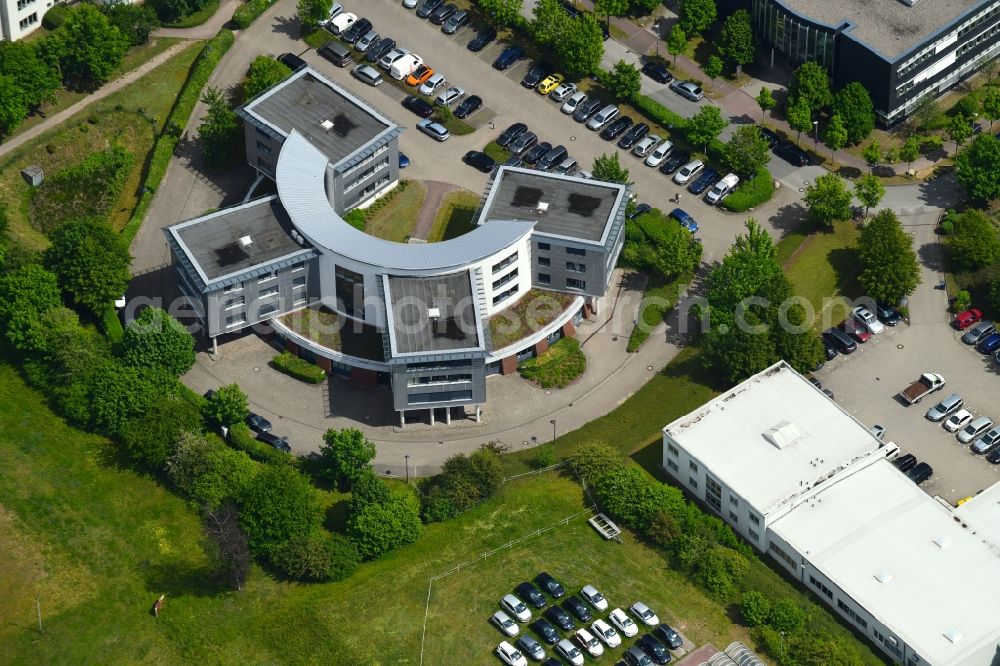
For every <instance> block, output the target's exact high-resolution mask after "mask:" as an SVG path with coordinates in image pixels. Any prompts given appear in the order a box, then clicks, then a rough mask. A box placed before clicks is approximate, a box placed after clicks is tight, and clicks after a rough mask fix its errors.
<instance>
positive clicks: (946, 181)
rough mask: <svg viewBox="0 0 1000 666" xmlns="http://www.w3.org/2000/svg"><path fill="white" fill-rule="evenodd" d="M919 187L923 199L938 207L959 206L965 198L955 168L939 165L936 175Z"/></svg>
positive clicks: (920, 197) (920, 196)
mask: <svg viewBox="0 0 1000 666" xmlns="http://www.w3.org/2000/svg"><path fill="white" fill-rule="evenodd" d="M918 189H919V191H920V194H919V199H920V200H921V201H923V202H924V203H926V204H928V205H930V206H937V207H938V208H950V207H953V206H957V205H958V204H959V203H961V202H962V201H963V200H964V199H965V196H964V192H963V190H962V186H961V185H959V184H958V180H957V179H956V178H955V170H954V169H953V168H945V167H939V168H938V169H937V171H936V175H935V177H934V178H931V179H929V180H925V181H924V182H922V183H920V186H919V188H918Z"/></svg>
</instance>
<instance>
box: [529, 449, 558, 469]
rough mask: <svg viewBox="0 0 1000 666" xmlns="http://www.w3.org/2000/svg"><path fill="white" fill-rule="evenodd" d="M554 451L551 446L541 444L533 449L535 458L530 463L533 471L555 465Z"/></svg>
mask: <svg viewBox="0 0 1000 666" xmlns="http://www.w3.org/2000/svg"><path fill="white" fill-rule="evenodd" d="M556 460H557V458H556V449H555V447H554V446H552V445H551V444H542V445H541V446H539V447H538V448H537V449H535V457H534V458H533V459H532V461H531V465H532V467H534V468H535V469H545V468H546V467H551V466H552V465H555V464H556Z"/></svg>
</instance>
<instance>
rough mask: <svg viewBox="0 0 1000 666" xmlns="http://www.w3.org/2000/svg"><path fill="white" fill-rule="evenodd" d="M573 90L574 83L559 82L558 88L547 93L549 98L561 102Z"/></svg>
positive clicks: (573, 91) (574, 89)
mask: <svg viewBox="0 0 1000 666" xmlns="http://www.w3.org/2000/svg"><path fill="white" fill-rule="evenodd" d="M575 92H576V84H575V83H560V84H559V87H558V88H556V89H555V90H553V91H552V92H550V93H549V98H550V99H552V100H553V101H556V102H562V101H565V100H566V98H567V97H569V96H570V95H572V94H573V93H575Z"/></svg>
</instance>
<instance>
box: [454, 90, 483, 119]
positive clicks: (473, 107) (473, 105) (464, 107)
mask: <svg viewBox="0 0 1000 666" xmlns="http://www.w3.org/2000/svg"><path fill="white" fill-rule="evenodd" d="M482 106H483V98H482V97H480V96H479V95H470V96H468V97H466V98H465V99H463V100H462V102H461V103H460V104H459V105H458V106H456V107H455V111H454V113H453V114H452V115H454V116H455V117H456V118H468V117H469V116H471V115H472V114H473V113H475V112H476V111H478V110H479V109H480V108H481V107H482Z"/></svg>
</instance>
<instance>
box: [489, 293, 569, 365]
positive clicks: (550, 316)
mask: <svg viewBox="0 0 1000 666" xmlns="http://www.w3.org/2000/svg"><path fill="white" fill-rule="evenodd" d="M575 300H576V297H575V296H573V295H572V294H564V293H560V292H556V291H545V290H543V289H532V290H530V291H529V292H528V293H526V294H525V295H524V296H522V297H521V298H520V299H519V300H518V301H517V303H515V304H514V305H512V306H511V307H509V308H507V309H506V310H503V311H501V312H498V313H496V314H495V315H493V316H492V317H490V319H489V329H490V339H491V340H492V345H491V346H490V349H491V351H495V350H497V349H503V348H504V347H506V346H508V345H512V344H514V343H515V342H517V341H518V340H522V339H524V338H526V337H528V336H529V335H531V334H532V333H534V332H535V331H539V330H541V329H542V328H544V327H545V326H547V325H548V324H549V323H551V322H552V321H553V320H555V319H556V317H558V316H559V315H560V314H562V313H563V312H565V311H566V308H568V307H569V306H570V305H572V304H573V301H575Z"/></svg>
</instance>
